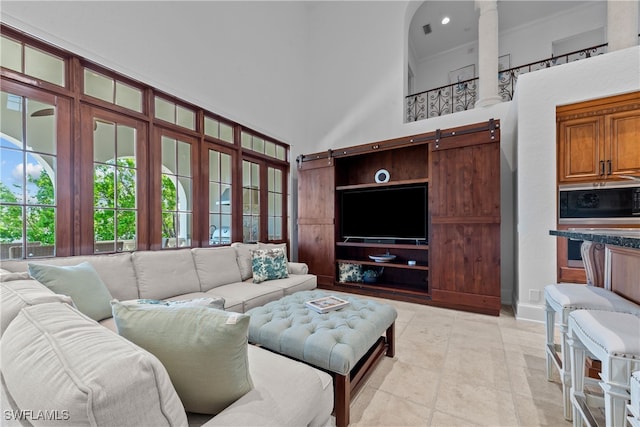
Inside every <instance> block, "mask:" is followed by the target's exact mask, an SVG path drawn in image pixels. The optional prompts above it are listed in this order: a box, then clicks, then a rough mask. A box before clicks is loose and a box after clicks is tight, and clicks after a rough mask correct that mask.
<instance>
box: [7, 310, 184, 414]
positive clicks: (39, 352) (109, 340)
mask: <svg viewBox="0 0 640 427" xmlns="http://www.w3.org/2000/svg"><path fill="white" fill-rule="evenodd" d="M52 320H55V321H52ZM0 348H1V351H2V359H1V360H2V375H3V376H4V380H5V384H6V389H7V391H8V392H9V394H10V395H11V397H12V399H13V400H14V401H15V404H16V405H17V406H18V407H19V408H20V409H22V410H31V411H38V410H42V411H45V410H46V411H51V410H59V411H61V412H62V411H66V412H65V413H66V415H64V414H65V413H62V414H63V415H62V416H65V417H68V419H67V420H65V421H64V422H62V423H60V425H98V426H100V425H105V426H106V425H112V426H163V425H164V426H169V425H170V426H176V425H186V423H187V418H186V414H185V412H184V409H183V407H182V403H181V402H180V399H179V398H178V395H177V394H176V392H175V390H174V388H173V386H172V384H171V380H170V379H169V375H168V374H167V371H166V369H165V368H164V367H163V366H162V364H161V363H160V361H159V360H158V359H157V358H156V357H155V356H153V355H152V354H150V353H149V352H147V351H145V350H143V349H141V348H140V347H138V346H137V345H135V344H133V343H132V342H130V341H128V340H126V339H124V338H122V337H120V336H118V335H117V334H115V333H113V332H111V331H109V330H108V329H106V328H104V327H102V326H100V325H99V324H97V323H96V322H94V321H92V320H91V319H90V318H88V317H87V316H84V315H83V314H81V313H80V312H78V311H77V310H76V309H74V308H72V307H71V306H69V305H67V304H60V303H49V304H40V305H35V306H32V307H27V308H24V309H23V310H22V311H21V312H20V314H19V315H18V316H17V317H16V318H15V320H14V321H13V322H11V324H10V325H9V327H8V328H7V330H6V331H5V334H4V335H3V336H2V339H1V340H0ZM31 422H32V423H33V424H35V425H38V424H39V425H47V424H49V425H50V424H51V423H50V422H47V421H46V420H41V421H40V423H37V422H34V421H33V420H32V421H31Z"/></svg>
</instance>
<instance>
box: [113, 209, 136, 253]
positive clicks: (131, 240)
mask: <svg viewBox="0 0 640 427" xmlns="http://www.w3.org/2000/svg"><path fill="white" fill-rule="evenodd" d="M116 228H117V236H116V238H117V241H118V243H119V242H122V246H121V247H120V245H119V246H118V248H116V249H117V250H118V251H120V250H123V251H133V250H135V249H136V247H137V243H136V233H135V231H136V229H137V226H136V212H135V211H118V214H117V227H116Z"/></svg>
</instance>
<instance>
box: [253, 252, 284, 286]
mask: <svg viewBox="0 0 640 427" xmlns="http://www.w3.org/2000/svg"><path fill="white" fill-rule="evenodd" d="M251 268H252V272H253V283H261V282H264V281H267V280H273V279H284V278H285V277H289V272H288V270H287V257H286V255H285V253H284V250H283V249H282V248H275V249H258V250H253V251H251Z"/></svg>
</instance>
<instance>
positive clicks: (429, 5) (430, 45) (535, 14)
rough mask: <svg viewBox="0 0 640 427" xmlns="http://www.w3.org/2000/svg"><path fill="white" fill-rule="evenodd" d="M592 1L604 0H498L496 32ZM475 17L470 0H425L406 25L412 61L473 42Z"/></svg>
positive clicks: (473, 7)
mask: <svg viewBox="0 0 640 427" xmlns="http://www.w3.org/2000/svg"><path fill="white" fill-rule="evenodd" d="M594 1H606V0H586V1H578V0H574V1H529V0H499V1H498V25H499V31H500V32H502V31H506V30H509V29H512V28H516V27H519V26H522V25H524V24H527V23H529V22H532V21H536V20H539V19H543V18H545V17H548V16H552V15H555V14H558V13H561V12H565V11H567V10H569V9H572V8H576V7H581V6H584V4H585V3H589V2H594ZM444 16H448V17H449V18H450V19H451V22H449V23H448V24H447V25H442V24H441V23H440V21H441V20H442V18H443V17H444ZM478 16H479V10H477V9H476V8H475V2H474V1H466V0H454V1H452V0H449V1H425V2H424V3H423V4H422V6H420V8H419V9H418V10H417V11H416V13H415V15H414V16H413V19H412V21H411V25H410V28H409V48H410V49H411V50H412V53H413V55H415V60H416V61H418V62H420V61H422V60H424V59H425V58H427V57H429V56H432V55H435V54H438V53H441V52H446V51H448V50H451V49H453V48H455V47H458V46H461V45H464V44H467V43H472V42H474V41H476V40H477V39H478ZM426 24H431V30H432V32H431V33H430V34H427V35H425V34H424V31H423V29H422V27H423V26H424V25H426Z"/></svg>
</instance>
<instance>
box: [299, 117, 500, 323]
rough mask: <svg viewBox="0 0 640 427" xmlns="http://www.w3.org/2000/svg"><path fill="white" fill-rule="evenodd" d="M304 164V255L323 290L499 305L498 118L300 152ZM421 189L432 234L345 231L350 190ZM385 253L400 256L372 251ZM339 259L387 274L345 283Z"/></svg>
mask: <svg viewBox="0 0 640 427" xmlns="http://www.w3.org/2000/svg"><path fill="white" fill-rule="evenodd" d="M297 162H298V256H299V259H300V261H302V262H305V263H307V264H308V265H309V270H310V272H311V273H313V274H315V275H317V277H318V286H319V287H320V288H324V289H328V290H337V291H340V290H342V291H346V292H352V293H357V294H364V295H371V296H380V297H384V298H391V299H397V300H402V301H410V302H416V303H421V304H432V305H437V306H442V307H449V308H456V309H461V310H467V311H474V312H479V313H486V314H491V315H498V314H499V313H500V124H499V121H498V120H493V119H492V120H490V121H488V122H483V123H478V124H473V125H468V126H463V127H458V128H452V129H446V130H440V129H439V130H436V131H435V132H430V133H425V134H420V135H414V136H409V137H403V138H397V139H392V140H387V141H381V142H375V143H371V144H364V145H357V146H352V147H346V148H342V149H335V150H328V151H326V152H321V153H314V154H309V155H301V156H299V157H298V159H297ZM414 187H417V188H421V187H424V188H425V189H426V192H427V202H426V203H427V207H426V215H424V221H426V224H425V227H424V229H423V230H416V234H417V235H418V234H420V233H425V231H426V233H427V235H426V236H425V237H426V238H423V239H420V238H416V239H415V240H412V239H410V238H407V237H406V236H403V237H402V238H401V239H394V238H381V237H380V236H376V235H375V232H372V233H371V234H372V235H371V238H368V237H367V236H358V238H345V237H344V236H343V234H342V227H341V226H342V224H341V221H342V215H343V212H342V210H341V203H342V197H343V196H344V195H345V194H348V193H352V192H358V191H365V192H366V191H367V190H369V189H386V190H389V191H391V192H393V191H397V190H400V189H405V188H414ZM408 204H409V203H407V205H408ZM403 208H406V206H405V204H403V203H399V206H397V209H398V210H399V212H402V209H403ZM372 216H375V215H372ZM394 216H395V215H394ZM414 217H415V215H414ZM398 218H400V219H401V218H402V215H401V214H400V215H398V216H396V220H397V219H398ZM361 220H362V221H363V222H366V221H368V220H370V219H369V215H367V214H366V213H365V214H364V215H362V218H361ZM412 221H415V218H414V219H412ZM369 228H370V229H372V230H375V223H374V224H371V227H369ZM418 228H421V227H418ZM409 234H411V233H409ZM387 253H388V254H392V255H394V256H395V259H393V260H391V261H389V262H376V261H375V260H373V259H371V258H370V256H371V255H374V256H375V255H379V254H387ZM409 261H411V263H410V262H409ZM413 261H415V263H414V262H413ZM341 264H353V265H359V266H362V269H365V270H366V269H371V270H374V271H378V272H379V271H382V274H381V276H380V277H379V278H378V280H377V282H375V283H365V282H360V281H357V282H349V281H346V282H341V281H339V277H338V267H339V265H341Z"/></svg>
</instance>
